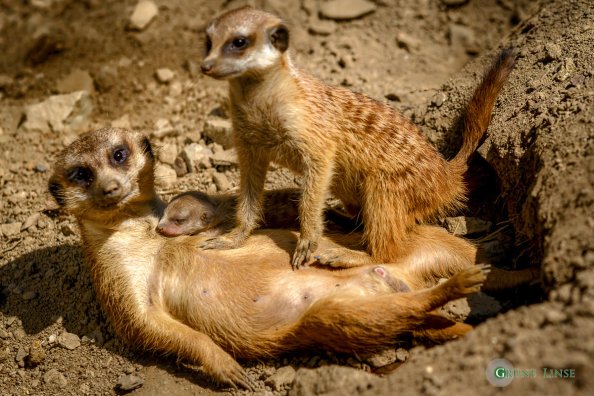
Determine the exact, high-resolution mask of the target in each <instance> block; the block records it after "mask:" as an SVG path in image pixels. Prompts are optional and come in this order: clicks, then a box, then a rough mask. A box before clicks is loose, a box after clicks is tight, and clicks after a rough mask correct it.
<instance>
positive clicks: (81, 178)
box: [68, 166, 93, 185]
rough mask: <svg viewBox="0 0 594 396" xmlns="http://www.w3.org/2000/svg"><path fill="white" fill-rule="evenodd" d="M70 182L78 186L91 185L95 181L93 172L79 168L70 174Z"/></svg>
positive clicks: (72, 170)
mask: <svg viewBox="0 0 594 396" xmlns="http://www.w3.org/2000/svg"><path fill="white" fill-rule="evenodd" d="M68 180H70V181H71V182H74V183H77V184H83V185H84V184H89V183H91V181H93V172H92V171H91V170H90V169H89V168H85V167H82V166H78V167H76V168H74V169H71V170H70V171H69V172H68Z"/></svg>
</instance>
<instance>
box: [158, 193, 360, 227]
mask: <svg viewBox="0 0 594 396" xmlns="http://www.w3.org/2000/svg"><path fill="white" fill-rule="evenodd" d="M300 198H301V191H300V190H299V189H296V188H287V189H281V190H270V191H265V192H264V204H263V205H264V211H263V212H264V213H263V215H262V217H263V218H262V225H261V226H262V228H289V229H298V228H299V219H298V216H299V209H298V203H299V200H300ZM237 199H238V197H237V194H216V195H209V194H206V193H204V192H201V191H187V192H184V193H181V194H179V195H176V196H175V197H173V198H172V199H171V201H169V203H168V204H167V207H166V208H165V212H164V213H163V217H162V218H161V220H159V225H158V226H157V231H158V232H159V233H160V234H162V235H165V236H170V237H171V236H178V235H196V234H201V235H203V236H216V235H221V234H223V233H225V232H228V231H230V230H231V229H232V228H233V226H234V225H235V218H236V216H237V214H236V213H237V209H236V207H237ZM325 218H326V220H327V221H328V224H327V228H329V229H331V230H340V231H344V232H349V231H352V230H354V229H356V228H357V226H358V224H357V223H356V221H355V219H352V218H350V217H348V216H346V215H344V214H343V213H340V212H338V211H336V210H334V209H326V211H325Z"/></svg>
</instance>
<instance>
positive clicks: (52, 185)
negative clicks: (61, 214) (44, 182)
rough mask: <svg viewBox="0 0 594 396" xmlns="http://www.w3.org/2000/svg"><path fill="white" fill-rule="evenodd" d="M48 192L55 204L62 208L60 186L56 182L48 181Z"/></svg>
mask: <svg viewBox="0 0 594 396" xmlns="http://www.w3.org/2000/svg"><path fill="white" fill-rule="evenodd" d="M48 190H49V192H50V194H52V197H54V199H55V200H56V203H57V204H58V205H60V206H64V197H63V196H62V185H61V184H60V183H58V182H57V181H55V180H53V179H50V181H49V186H48Z"/></svg>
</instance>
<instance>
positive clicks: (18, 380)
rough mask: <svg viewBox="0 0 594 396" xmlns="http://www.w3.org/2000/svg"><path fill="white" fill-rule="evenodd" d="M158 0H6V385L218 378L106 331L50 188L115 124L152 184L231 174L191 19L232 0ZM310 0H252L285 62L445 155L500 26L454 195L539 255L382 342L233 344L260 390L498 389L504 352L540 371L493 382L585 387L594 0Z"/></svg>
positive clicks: (0, 19) (1, 356) (70, 225)
mask: <svg viewBox="0 0 594 396" xmlns="http://www.w3.org/2000/svg"><path fill="white" fill-rule="evenodd" d="M155 3H156V4H157V5H158V14H157V15H156V16H155V17H154V19H153V20H152V21H151V22H150V23H149V24H148V25H147V26H145V27H144V28H142V29H140V30H135V29H133V28H132V27H131V25H130V17H131V15H132V14H133V11H134V9H135V6H136V4H137V3H136V1H114V0H104V1H99V0H83V1H74V0H26V1H17V0H0V54H1V55H0V152H1V155H0V186H1V196H0V395H36V394H37V395H42V394H43V395H53V394H56V395H57V394H60V395H63V394H69V395H70V394H73V395H80V394H82V395H104V394H107V395H109V394H121V393H126V392H131V394H135V395H159V394H164V393H166V394H172V395H190V394H215V393H223V392H229V390H228V389H225V388H221V387H218V386H217V385H215V384H211V383H210V382H209V381H208V379H207V378H206V377H205V376H204V375H202V374H201V372H200V369H199V368H197V367H192V366H189V365H187V364H186V363H184V362H180V361H176V360H175V359H174V358H163V357H160V356H153V355H151V354H146V353H139V352H138V351H134V350H130V349H128V348H127V347H126V346H124V345H122V344H121V343H120V342H119V341H118V339H117V338H116V337H115V335H114V333H113V330H112V329H111V327H110V326H109V323H108V322H107V321H106V319H105V317H104V315H103V314H102V312H101V310H100V308H99V305H98V304H97V302H96V300H95V297H94V292H93V289H92V285H91V282H90V279H89V274H88V272H87V270H86V267H85V265H84V261H83V258H82V254H81V249H80V245H79V236H78V230H77V229H76V225H75V223H74V221H73V219H72V218H71V217H68V216H65V215H63V214H60V213H57V212H56V211H55V210H53V209H52V208H53V207H54V206H53V204H52V202H51V200H50V197H49V194H47V192H46V184H47V178H48V175H49V173H50V172H51V164H52V162H53V160H54V156H55V155H56V153H57V152H58V151H59V150H61V149H62V148H63V147H64V146H65V145H67V144H68V143H70V142H71V141H72V140H73V139H75V138H76V136H77V135H78V134H80V133H82V132H84V131H87V130H89V129H94V128H96V127H100V126H105V125H110V124H111V125H120V126H128V127H131V128H136V129H140V130H143V131H146V133H147V134H151V135H152V137H153V138H152V140H153V141H154V142H155V144H156V145H157V146H158V147H160V148H161V152H160V154H159V160H160V172H159V175H160V176H159V186H160V191H161V193H163V194H164V196H165V197H170V196H171V195H172V194H174V193H176V192H178V191H184V190H188V189H205V190H208V191H211V192H215V191H228V190H234V189H235V188H236V187H237V183H238V178H237V176H238V170H237V167H236V166H235V165H234V161H233V156H232V155H231V154H230V153H232V151H228V150H227V149H229V147H228V145H227V144H226V142H225V140H224V136H223V138H221V134H220V133H218V132H220V130H223V132H228V119H227V118H228V117H227V112H226V107H225V97H226V86H225V84H224V83H221V82H217V81H214V80H211V79H208V78H206V77H204V76H202V75H201V74H200V73H199V63H200V54H201V33H200V32H201V30H202V29H203V27H204V26H205V24H206V23H207V22H208V21H209V19H210V18H212V17H213V16H214V15H216V14H217V13H219V12H221V11H222V10H225V9H229V8H234V7H236V6H238V5H241V4H243V3H244V2H240V1H233V0H231V1H225V2H216V1H207V0H194V1H192V0H171V1H155ZM322 3H323V2H316V1H314V0H301V1H285V2H283V1H280V0H274V1H272V0H270V1H254V2H252V3H251V4H253V5H256V6H259V7H263V8H266V9H269V10H273V11H276V12H277V13H279V14H280V15H282V16H284V17H285V18H287V20H288V21H289V23H290V25H291V32H292V36H291V37H292V43H291V48H292V51H293V53H294V55H295V59H296V63H298V64H299V65H300V66H302V67H303V68H305V69H307V70H309V71H310V72H311V73H313V74H315V75H317V76H318V77H320V78H322V79H323V80H324V81H326V82H328V83H331V84H336V85H343V86H347V87H350V88H351V89H354V90H357V91H361V92H365V93H367V94H369V95H370V96H372V97H374V98H377V99H379V100H382V101H384V102H386V103H389V104H390V105H392V106H394V107H395V108H397V109H398V110H400V111H402V112H403V113H404V114H406V115H407V116H409V117H410V118H412V119H413V120H414V121H415V122H416V123H417V124H419V125H420V126H421V127H422V128H423V130H424V131H425V132H426V133H427V136H428V138H429V139H430V140H431V141H432V142H434V143H435V144H436V145H438V147H439V148H440V150H442V151H443V152H444V154H445V155H451V154H452V153H453V152H455V150H456V148H457V147H459V146H458V145H459V130H458V128H457V125H458V119H459V116H460V114H461V112H462V110H463V107H464V103H465V102H466V100H467V99H468V98H469V95H470V94H471V92H472V89H473V87H474V86H476V83H477V81H478V78H479V76H480V74H481V73H482V71H483V70H484V69H485V67H486V66H487V64H488V62H490V60H491V59H492V57H493V56H494V55H495V54H496V53H497V50H498V49H500V48H502V47H506V46H509V45H513V46H515V47H516V48H517V50H518V62H517V67H516V70H515V71H514V72H513V74H512V75H511V77H510V81H509V83H508V84H507V85H506V87H505V89H504V92H503V93H502V95H501V97H500V99H499V100H498V102H497V106H496V109H495V112H494V117H493V121H492V124H491V127H490V128H489V137H488V138H487V140H486V141H485V143H484V144H483V145H482V146H481V148H480V149H479V155H477V156H476V158H474V159H473V161H472V165H471V171H470V172H469V174H468V183H469V185H470V186H471V188H472V191H471V201H470V204H469V208H468V210H467V211H466V212H464V213H459V214H458V215H465V216H469V217H472V218H479V219H482V220H485V221H488V223H487V224H489V226H488V227H486V228H484V229H483V230H482V231H481V232H479V233H476V234H474V235H472V237H474V238H475V239H476V240H477V243H481V244H482V246H484V248H485V250H486V251H487V252H488V253H489V256H490V257H491V260H492V262H493V263H494V264H496V265H498V266H501V267H503V268H508V269H514V268H515V269H519V268H528V267H535V268H539V269H540V273H541V277H540V280H539V281H538V282H536V283H535V284H532V285H529V286H526V287H522V288H518V289H516V290H511V291H508V292H505V293H498V294H493V295H490V296H485V295H483V298H484V299H488V300H489V301H491V303H492V305H493V304H494V305H495V306H496V307H497V308H496V309H494V310H491V311H490V312H487V313H485V312H482V313H481V312H480V310H479V313H478V314H476V313H475V314H473V313H472V310H471V314H470V317H469V320H470V321H471V322H473V323H475V324H476V325H477V327H476V330H475V331H474V332H472V333H471V334H469V335H468V336H466V337H464V339H461V340H458V341H455V342H450V343H447V344H445V345H441V346H429V345H415V344H414V343H413V342H412V341H411V340H401V341H400V342H399V344H398V345H397V348H392V349H388V350H387V352H386V353H385V354H383V355H381V356H371V357H365V356H342V355H335V354H331V353H328V352H325V351H317V352H303V353H301V354H295V355H289V356H284V357H281V358H279V359H276V360H264V361H247V362H242V364H243V365H244V366H245V367H246V368H247V370H248V374H249V375H250V377H251V378H253V379H254V380H255V381H257V383H258V392H257V393H258V394H273V395H284V394H291V395H313V394H335V395H344V394H361V395H367V394H369V395H371V394H373V395H383V394H386V395H388V394H397V393H398V394H461V395H466V394H495V393H500V389H499V388H496V387H494V386H492V385H491V384H490V383H489V382H487V378H486V375H485V370H486V368H487V365H488V364H489V362H490V361H492V360H493V359H496V358H505V359H507V360H509V361H510V362H512V363H513V365H514V367H515V368H521V369H526V370H528V369H535V371H536V377H535V378H516V379H514V381H513V382H512V383H511V385H509V386H507V387H506V388H503V392H506V393H512V394H520V393H523V394H526V393H528V392H530V393H534V394H592V392H594V361H593V358H592V356H594V232H593V230H594V215H593V214H594V211H593V208H594V188H593V186H594V144H593V142H594V132H593V131H594V125H593V123H594V106H593V102H594V79H593V77H594V68H593V66H594V51H593V50H592V49H593V43H594V6H593V5H592V3H591V2H590V1H577V0H575V1H574V0H557V1H545V0H540V1H529V0H518V1H514V0H498V1H489V0H466V1H465V0H421V1H406V0H376V1H374V2H372V3H371V5H372V9H373V11H372V12H370V13H367V14H365V15H362V16H357V17H355V18H353V19H350V20H341V21H335V20H333V19H327V18H326V19H325V18H320V17H319V15H320V14H319V10H320V9H321V7H322ZM343 8H346V7H343ZM163 68H166V69H167V70H160V71H159V72H157V71H158V70H159V69H163ZM73 72H74V73H73ZM81 89H86V91H87V92H88V93H89V96H88V97H87V96H85V95H82V99H81V97H80V96H79V97H78V98H79V101H78V102H76V104H75V105H73V106H71V107H72V109H70V110H71V111H72V112H71V113H65V114H62V116H61V118H60V117H58V115H59V114H58V113H60V111H62V110H61V109H62V107H60V108H57V107H51V108H50V110H51V112H52V113H51V114H49V115H47V117H49V118H51V117H54V118H55V117H58V118H59V122H51V123H50V124H48V123H47V121H44V122H45V124H43V122H42V123H41V124H42V125H41V126H40V125H39V124H37V125H33V122H32V121H31V120H33V118H34V117H36V114H40V112H39V111H37V113H36V112H35V109H36V108H33V110H30V111H29V112H27V107H28V106H30V105H34V104H38V103H45V104H47V103H49V102H44V101H46V100H48V98H50V97H52V96H54V95H57V94H71V93H72V92H76V91H79V90H81ZM52 103H53V102H52ZM37 109H38V108H37ZM26 114H27V116H26ZM69 114H70V115H69ZM76 115H77V116H76ZM54 118H52V119H54ZM213 124H216V125H218V127H217V128H213ZM213 131H214V132H213ZM223 135H224V134H223ZM190 148H198V149H199V150H205V151H204V152H205V153H207V154H208V155H206V157H207V158H206V160H204V158H202V160H201V162H200V164H199V165H197V167H196V168H193V169H188V163H189V162H188V161H186V160H184V159H183V155H182V154H183V153H184V151H187V150H190ZM190 151H191V150H190ZM188 152H189V151H188ZM298 183H299V179H298V178H296V177H295V176H293V175H292V174H291V173H290V172H288V171H286V170H283V169H275V170H274V171H273V172H271V173H270V174H269V177H268V187H270V188H274V187H286V186H289V185H295V184H298ZM470 307H471V308H472V307H473V303H472V301H471V303H470ZM397 360H401V361H404V360H405V363H404V364H402V366H401V367H400V368H399V369H398V370H396V371H395V372H393V373H391V374H389V375H386V376H384V377H380V376H377V375H375V374H372V373H370V372H369V371H370V370H371V369H372V368H374V367H375V366H377V365H380V364H382V363H391V362H394V361H397ZM544 368H552V369H574V370H575V378H543V376H542V372H543V369H544ZM135 386H139V387H137V388H136V389H134V390H126V389H124V388H134V387H135Z"/></svg>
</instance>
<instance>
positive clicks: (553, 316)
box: [545, 309, 567, 324]
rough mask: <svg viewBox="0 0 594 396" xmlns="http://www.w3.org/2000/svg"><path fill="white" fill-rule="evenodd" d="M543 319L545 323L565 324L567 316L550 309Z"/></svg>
mask: <svg viewBox="0 0 594 396" xmlns="http://www.w3.org/2000/svg"><path fill="white" fill-rule="evenodd" d="M545 318H546V320H547V322H549V323H552V324H555V323H561V322H565V321H566V320H567V315H566V314H565V313H564V312H561V311H558V310H556V309H551V310H549V311H547V313H546V314H545Z"/></svg>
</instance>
